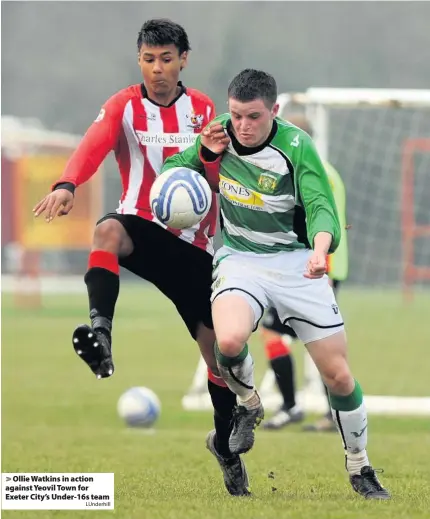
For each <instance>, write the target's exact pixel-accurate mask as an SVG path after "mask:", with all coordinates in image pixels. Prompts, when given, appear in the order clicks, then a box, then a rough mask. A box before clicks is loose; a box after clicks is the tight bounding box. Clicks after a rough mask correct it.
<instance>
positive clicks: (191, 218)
mask: <svg viewBox="0 0 430 519" xmlns="http://www.w3.org/2000/svg"><path fill="white" fill-rule="evenodd" d="M149 200H150V203H151V209H152V213H153V214H154V216H155V217H156V218H157V219H158V220H159V221H160V222H162V223H164V224H165V225H167V226H168V227H171V228H173V229H188V228H189V227H193V226H194V225H196V224H198V223H199V222H201V221H202V220H203V218H204V217H205V216H206V215H207V214H208V212H209V209H210V208H211V202H212V192H211V189H210V187H209V184H208V183H207V181H206V179H205V178H204V177H203V176H202V175H200V174H199V173H197V172H196V171H193V170H192V169H188V168H183V167H180V168H172V169H169V170H167V171H166V172H165V173H162V174H161V175H160V176H159V177H158V178H157V179H156V180H155V182H154V183H153V185H152V188H151V192H150V195H149Z"/></svg>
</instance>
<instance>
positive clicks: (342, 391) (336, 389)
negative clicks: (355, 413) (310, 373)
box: [323, 363, 355, 395]
mask: <svg viewBox="0 0 430 519" xmlns="http://www.w3.org/2000/svg"><path fill="white" fill-rule="evenodd" d="M323 378H324V382H325V384H326V386H327V388H328V389H329V391H330V392H332V393H334V394H336V395H349V394H351V393H352V391H353V390H354V384H355V382H354V378H353V376H352V374H351V371H350V370H349V368H348V365H347V364H346V363H345V365H343V366H340V367H338V368H337V369H336V370H333V371H331V372H330V373H325V374H324V377H323Z"/></svg>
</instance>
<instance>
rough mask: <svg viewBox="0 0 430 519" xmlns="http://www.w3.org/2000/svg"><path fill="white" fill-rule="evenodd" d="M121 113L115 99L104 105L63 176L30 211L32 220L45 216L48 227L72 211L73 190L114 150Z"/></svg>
mask: <svg viewBox="0 0 430 519" xmlns="http://www.w3.org/2000/svg"><path fill="white" fill-rule="evenodd" d="M122 109H123V102H122V100H121V98H118V95H115V96H113V97H111V98H110V99H109V100H108V101H107V102H106V103H105V105H104V106H103V108H102V109H101V111H100V113H99V115H98V117H97V119H96V120H95V121H94V122H93V123H92V125H91V126H90V127H89V129H88V130H87V132H86V133H85V135H84V137H83V138H82V140H81V142H80V143H79V145H78V147H77V148H76V150H75V151H74V153H73V154H72V156H71V157H70V159H69V161H68V163H67V165H66V169H65V171H64V173H63V174H62V176H61V177H60V178H59V179H58V181H57V182H56V183H55V184H54V185H53V186H52V192H51V193H49V194H48V195H46V196H45V197H44V198H43V199H42V200H40V202H38V203H37V204H36V205H35V207H34V208H33V213H34V216H36V217H37V216H39V215H41V214H42V213H44V214H45V220H46V222H48V223H49V222H51V221H52V220H53V219H54V218H55V217H56V216H64V215H66V214H68V213H69V212H70V211H71V209H72V208H73V201H74V192H75V189H76V187H78V186H80V185H81V184H83V183H84V182H87V180H89V179H90V178H91V177H92V176H93V175H94V173H95V172H96V171H97V169H98V168H99V166H100V164H101V163H102V162H103V160H104V159H105V157H106V155H107V154H108V153H109V152H110V151H111V150H113V149H115V147H116V145H117V142H118V137H119V133H120V129H121V117H122V115H121V114H122Z"/></svg>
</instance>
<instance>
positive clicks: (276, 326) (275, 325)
mask: <svg viewBox="0 0 430 519" xmlns="http://www.w3.org/2000/svg"><path fill="white" fill-rule="evenodd" d="M339 285H340V281H337V280H336V279H334V280H333V292H334V293H335V294H336V293H337V291H338V290H339ZM261 327H262V328H264V329H265V330H270V331H272V332H275V333H279V334H280V335H289V336H290V337H293V338H294V339H296V338H297V334H296V332H295V331H294V330H293V329H292V328H291V326H288V325H287V324H282V323H281V320H280V319H279V317H278V314H277V312H276V310H275V309H274V308H273V307H270V308H268V309H267V311H266V312H265V314H264V316H263V318H262V319H261Z"/></svg>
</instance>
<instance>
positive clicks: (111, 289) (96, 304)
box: [34, 19, 248, 495]
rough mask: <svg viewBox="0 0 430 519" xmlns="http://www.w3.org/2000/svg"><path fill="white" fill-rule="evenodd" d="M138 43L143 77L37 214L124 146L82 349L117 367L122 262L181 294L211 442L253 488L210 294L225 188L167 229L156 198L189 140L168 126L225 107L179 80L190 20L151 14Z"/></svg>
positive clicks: (69, 200)
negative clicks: (165, 172)
mask: <svg viewBox="0 0 430 519" xmlns="http://www.w3.org/2000/svg"><path fill="white" fill-rule="evenodd" d="M137 50H138V63H139V67H140V69H141V72H142V76H143V83H142V84H137V85H132V86H130V87H127V88H125V89H123V90H120V91H119V92H117V93H116V94H115V95H113V96H112V97H111V98H110V99H109V100H108V101H107V102H106V103H105V104H104V105H103V107H102V109H101V111H100V114H99V116H98V117H97V119H96V120H95V121H94V123H93V124H92V125H91V127H90V128H89V130H88V131H87V133H86V134H85V136H84V138H83V139H82V141H81V143H80V144H79V146H78V148H77V150H76V151H75V153H74V154H73V155H72V157H71V158H70V161H69V162H68V164H67V167H66V170H65V172H64V173H63V175H62V177H61V178H60V179H59V180H58V182H56V184H55V185H54V186H53V188H52V192H51V193H50V194H49V195H47V196H46V197H45V198H44V199H43V200H42V201H41V202H39V204H37V205H36V207H35V208H34V212H35V216H39V215H41V214H42V213H45V218H46V221H47V222H50V221H52V220H53V219H54V218H55V217H56V216H63V215H66V214H68V213H69V211H70V210H71V209H72V207H73V201H74V193H75V189H76V188H77V187H78V186H79V185H81V184H83V183H84V182H86V181H87V180H89V179H90V177H91V176H92V175H94V173H96V171H97V169H98V168H99V166H100V164H101V163H102V162H103V160H104V159H105V157H106V155H107V154H108V153H109V152H110V151H114V152H115V157H116V160H117V163H118V167H119V171H120V174H121V180H122V185H123V193H122V196H121V200H120V204H119V207H118V209H117V211H116V212H115V213H108V214H107V215H106V216H104V217H103V218H101V219H100V220H99V222H98V223H97V226H96V229H95V232H94V240H93V247H92V250H91V253H90V256H89V262H88V271H87V273H86V274H85V283H86V285H87V289H88V299H89V310H90V320H91V326H88V325H81V326H78V327H77V328H76V330H75V331H74V333H73V346H74V349H75V351H76V353H77V354H78V355H79V356H80V357H81V358H82V360H84V361H85V362H86V363H87V364H88V366H89V367H90V368H91V370H92V371H93V373H94V374H95V375H96V376H97V378H105V377H109V376H111V375H112V374H113V372H114V364H113V361H112V352H111V345H112V336H111V332H112V320H113V316H114V310H115V305H116V301H117V298H118V295H119V284H120V283H119V267H120V266H122V267H124V268H126V269H127V270H129V271H130V272H132V273H134V274H136V275H137V276H139V277H140V278H143V279H145V280H147V281H149V282H151V283H153V284H154V285H155V286H156V287H157V288H158V289H159V290H160V291H161V292H162V293H163V294H165V295H166V296H167V297H168V298H169V299H170V300H171V301H172V302H173V303H174V305H175V306H176V308H177V310H178V312H179V314H180V316H181V317H182V319H183V321H184V323H185V324H186V326H187V328H188V331H189V332H190V334H191V336H192V337H193V339H194V340H196V341H197V343H198V345H199V347H200V351H201V353H202V356H203V358H204V359H205V361H206V363H207V365H208V366H209V368H211V371H210V373H209V380H208V389H209V393H210V395H211V398H212V402H213V405H214V408H215V417H214V421H215V429H216V432H214V433H213V435H212V436H211V452H212V453H213V454H214V455H215V456H216V458H217V460H218V462H219V464H220V466H221V469H222V471H223V475H224V480H225V484H226V487H227V489H228V491H229V492H230V493H231V494H233V495H243V494H247V493H248V489H247V486H248V480H247V475H246V470H245V467H244V465H243V463H242V461H241V460H240V458H239V456H238V455H232V454H231V452H230V450H229V448H228V438H229V435H230V431H231V425H230V422H231V418H232V410H233V407H234V405H235V404H236V397H235V395H234V394H233V393H232V392H231V391H230V390H229V389H228V388H227V386H226V385H225V383H223V382H222V380H221V379H220V378H219V377H218V376H217V367H216V361H215V358H214V352H213V346H214V340H215V335H214V332H213V325H212V317H211V305H210V294H211V283H212V279H211V276H212V255H213V246H212V237H213V235H214V233H215V227H216V218H217V214H218V208H217V202H216V197H215V195H213V197H212V206H211V209H210V212H209V214H208V215H207V217H205V218H204V219H203V220H202V221H201V222H200V223H199V224H198V225H196V226H195V227H193V228H191V229H186V230H184V231H177V230H174V229H166V228H165V226H162V224H160V223H159V222H157V221H155V220H154V217H153V215H152V211H151V208H150V204H149V193H150V189H151V186H152V183H153V182H154V180H155V178H156V177H157V175H158V174H159V173H160V171H161V167H162V165H163V162H164V160H165V159H166V158H167V157H169V156H171V155H173V154H175V153H177V152H179V151H181V150H183V149H184V148H185V147H186V146H187V145H180V144H178V143H179V142H180V141H181V139H178V140H173V144H166V139H164V138H163V133H164V134H167V135H169V136H172V135H173V136H175V135H176V136H178V137H179V136H180V135H181V134H187V135H194V134H198V133H200V132H201V130H202V128H203V127H204V126H205V125H206V124H207V123H208V122H209V121H210V120H211V119H212V118H213V117H215V107H214V103H213V101H212V100H211V99H210V98H209V97H208V96H206V95H205V94H203V93H201V92H199V91H198V90H194V89H191V88H188V87H185V86H184V85H183V84H182V83H181V82H180V81H179V75H180V72H181V70H182V69H183V68H184V67H185V66H186V64H187V59H188V52H189V50H190V45H189V41H188V36H187V34H186V32H185V30H184V29H183V28H182V27H181V26H180V25H178V24H176V23H174V22H172V21H170V20H165V19H155V20H149V21H147V22H146V23H145V24H144V25H143V26H142V28H141V30H140V32H139V34H138V39H137ZM160 136H161V138H160ZM196 137H197V135H196ZM157 139H159V140H157ZM167 141H168V139H167ZM182 142H183V141H182Z"/></svg>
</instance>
